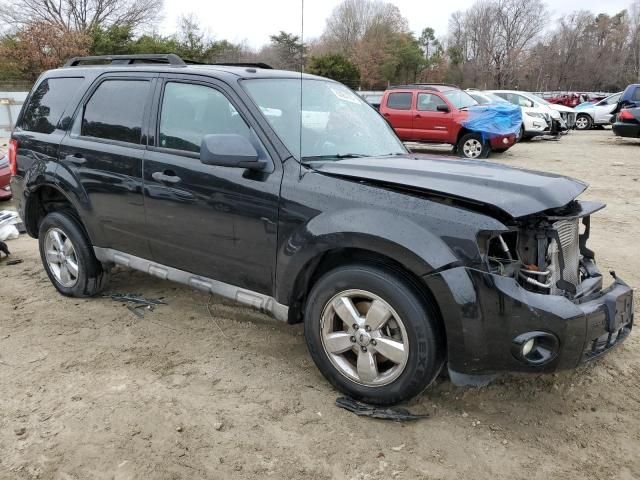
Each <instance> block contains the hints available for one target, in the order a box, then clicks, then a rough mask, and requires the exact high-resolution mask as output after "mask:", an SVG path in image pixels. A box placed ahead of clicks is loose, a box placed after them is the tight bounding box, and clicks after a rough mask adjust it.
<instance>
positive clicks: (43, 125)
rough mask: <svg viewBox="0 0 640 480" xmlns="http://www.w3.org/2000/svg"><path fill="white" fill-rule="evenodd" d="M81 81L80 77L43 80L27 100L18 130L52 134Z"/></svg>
mask: <svg viewBox="0 0 640 480" xmlns="http://www.w3.org/2000/svg"><path fill="white" fill-rule="evenodd" d="M83 80H84V79H83V78H82V77H73V78H47V79H45V80H43V81H42V83H40V85H38V88H36V89H35V90H34V91H33V93H32V94H31V97H30V98H29V104H28V105H27V107H26V109H25V111H24V114H23V116H22V122H21V124H20V128H22V129H23V130H27V131H29V132H39V133H51V132H53V131H54V130H55V129H56V126H57V125H58V122H59V121H60V117H62V114H63V113H64V110H65V108H66V107H67V104H68V103H69V100H70V99H71V97H72V96H73V94H74V93H76V91H77V89H78V87H80V84H81V83H82V81H83Z"/></svg>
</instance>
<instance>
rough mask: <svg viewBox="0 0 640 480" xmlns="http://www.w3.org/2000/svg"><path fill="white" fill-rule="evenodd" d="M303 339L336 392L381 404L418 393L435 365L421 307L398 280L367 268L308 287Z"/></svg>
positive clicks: (437, 341) (436, 351) (430, 321)
mask: <svg viewBox="0 0 640 480" xmlns="http://www.w3.org/2000/svg"><path fill="white" fill-rule="evenodd" d="M305 339H306V341H307V346H308V348H309V352H310V354H311V357H312V358H313V360H314V362H315V363H316V365H317V366H318V368H319V369H320V371H321V372H322V374H323V375H324V376H325V377H326V378H327V379H328V380H329V381H330V382H331V384H332V385H333V386H334V387H336V388H337V389H338V390H340V391H342V392H344V393H346V394H348V395H350V396H352V397H354V398H357V399H359V400H363V401H365V402H369V403H374V404H380V405H389V404H394V403H397V402H400V401H402V400H406V399H408V398H411V397H413V396H414V395H416V394H418V393H419V392H421V391H422V390H424V389H425V388H426V387H427V386H428V385H429V384H430V383H431V382H432V381H433V380H434V379H435V378H436V376H437V375H438V373H439V371H440V369H441V367H442V364H443V347H442V339H441V338H440V332H439V329H438V324H437V322H436V317H435V313H434V311H433V309H432V308H431V306H430V305H429V303H428V302H427V301H426V300H425V299H423V298H422V297H421V295H419V294H418V293H417V292H416V291H415V289H414V288H413V287H412V286H411V285H410V283H408V282H407V281H406V280H405V279H404V278H402V277H401V276H399V275H398V274H395V273H393V272H391V271H387V270H385V269H382V268H380V267H374V266H370V265H353V266H347V267H341V268H337V269H335V270H332V271H331V272H329V273H327V274H325V275H324V276H323V277H322V278H321V279H320V280H318V282H317V283H316V284H315V285H314V287H313V288H312V290H311V292H310V294H309V297H308V300H307V306H306V311H305Z"/></svg>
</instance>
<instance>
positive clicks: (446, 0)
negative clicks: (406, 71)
mask: <svg viewBox="0 0 640 480" xmlns="http://www.w3.org/2000/svg"><path fill="white" fill-rule="evenodd" d="M523 1H526V0H523ZM164 2H165V3H164V5H165V6H164V11H163V16H164V20H163V21H162V22H161V24H160V31H161V33H163V34H170V33H172V32H174V31H175V29H176V24H177V21H176V19H177V18H179V17H180V15H182V14H194V15H195V16H196V18H197V19H198V20H199V22H200V24H201V25H202V26H203V27H204V28H205V29H206V31H207V32H208V33H209V34H210V35H211V36H212V37H213V38H215V39H217V40H222V39H227V40H229V41H232V42H242V41H246V42H247V44H248V45H249V46H251V47H254V48H257V47H260V46H261V45H263V44H265V43H268V41H269V35H271V34H274V33H277V32H278V31H280V30H284V31H286V32H291V33H296V34H300V32H301V18H302V9H301V3H302V2H301V0H164ZM339 3H340V0H305V2H304V37H305V39H310V38H315V37H318V36H320V34H322V31H323V29H324V25H325V20H326V18H327V17H328V16H329V14H330V13H331V10H333V8H334V7H335V6H336V5H337V4H339ZM390 3H393V4H394V5H397V6H398V8H400V11H401V12H402V15H404V16H405V17H406V18H407V19H408V20H409V26H410V27H411V29H412V30H413V31H414V32H416V33H417V34H419V33H420V31H422V29H423V28H424V27H432V28H434V29H435V31H436V36H438V37H443V36H445V35H446V33H447V25H448V21H449V16H450V15H451V14H452V13H453V12H455V11H457V10H465V9H466V8H468V7H469V6H471V5H472V4H473V3H474V1H473V0H431V1H425V0H391V1H390ZM630 4H631V0H607V1H606V2H604V1H602V0H561V1H554V2H548V5H549V11H550V12H551V19H550V24H553V21H554V20H556V19H557V18H559V17H560V16H562V15H565V14H567V13H570V12H573V11H575V10H591V11H593V12H595V13H601V12H604V13H609V14H613V13H617V12H619V11H620V10H622V9H624V8H627V7H628V6H629V5H630Z"/></svg>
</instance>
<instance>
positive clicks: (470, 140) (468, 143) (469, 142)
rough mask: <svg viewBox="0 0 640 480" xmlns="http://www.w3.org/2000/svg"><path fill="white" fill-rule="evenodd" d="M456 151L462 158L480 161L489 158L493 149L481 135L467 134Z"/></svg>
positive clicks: (461, 139)
mask: <svg viewBox="0 0 640 480" xmlns="http://www.w3.org/2000/svg"><path fill="white" fill-rule="evenodd" d="M456 150H457V152H458V155H459V156H461V157H462V158H469V159H479V158H487V157H488V156H489V152H490V151H491V147H490V145H489V142H487V141H485V140H484V139H483V138H482V135H480V134H479V133H467V134H466V135H463V136H462V138H460V140H459V141H458V145H457V146H456Z"/></svg>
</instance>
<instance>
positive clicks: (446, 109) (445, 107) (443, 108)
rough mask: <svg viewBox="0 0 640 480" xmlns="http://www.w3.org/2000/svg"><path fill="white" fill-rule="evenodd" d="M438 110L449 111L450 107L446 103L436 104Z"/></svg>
mask: <svg viewBox="0 0 640 480" xmlns="http://www.w3.org/2000/svg"><path fill="white" fill-rule="evenodd" d="M436 110H437V111H439V112H443V113H449V107H447V106H446V105H438V106H436Z"/></svg>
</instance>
